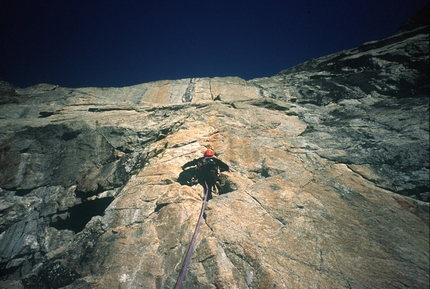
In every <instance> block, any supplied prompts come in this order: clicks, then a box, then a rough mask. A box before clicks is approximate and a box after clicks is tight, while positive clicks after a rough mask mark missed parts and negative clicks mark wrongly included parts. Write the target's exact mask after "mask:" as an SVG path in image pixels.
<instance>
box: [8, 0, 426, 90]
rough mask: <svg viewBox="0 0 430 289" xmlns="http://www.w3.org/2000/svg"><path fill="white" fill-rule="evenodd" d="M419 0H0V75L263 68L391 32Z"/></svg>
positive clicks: (95, 79) (112, 82)
mask: <svg viewBox="0 0 430 289" xmlns="http://www.w3.org/2000/svg"><path fill="white" fill-rule="evenodd" d="M427 2H428V1H427V0H390V1H386V0H380V1H378V0H342V1H341V0H333V1H327V0H299V1H289V0H278V1H275V0H266V1H254V0H247V1H242V0H236V1H235V0H230V1H215V0H212V1H205V0H176V1H173V0H171V1H167V0H151V1H148V0H140V1H138V0H122V1H119V0H118V1H109V0H103V1H101V0H85V1H84V0H68V1H67V0H64V1H63V0H61V1H60V0H0V78H2V79H4V80H6V81H8V82H11V83H13V84H15V85H17V86H20V87H27V86H30V85H34V84H37V83H51V84H58V85H60V86H65V87H85V86H97V87H112V86H116V87H121V86H128V85H133V84H139V83H144V82H150V81H155V80H163V79H181V78H188V77H215V76H239V77H242V78H244V79H252V78H258V77H265V76H272V75H275V74H276V73H278V72H279V71H281V70H283V69H287V68H290V67H292V66H294V65H296V64H299V63H302V62H304V61H307V60H309V59H311V58H317V57H320V56H324V55H328V54H331V53H335V52H339V51H341V50H344V49H349V48H353V47H357V46H359V45H361V44H363V43H364V42H368V41H372V40H379V39H382V38H385V37H388V36H391V35H392V34H393V33H394V32H395V30H396V29H397V28H398V27H399V26H400V25H401V24H402V23H403V22H404V21H406V20H408V19H409V18H410V17H412V16H413V15H414V14H415V13H416V12H417V11H418V10H419V9H420V8H422V7H424V6H425V4H426V3H427Z"/></svg>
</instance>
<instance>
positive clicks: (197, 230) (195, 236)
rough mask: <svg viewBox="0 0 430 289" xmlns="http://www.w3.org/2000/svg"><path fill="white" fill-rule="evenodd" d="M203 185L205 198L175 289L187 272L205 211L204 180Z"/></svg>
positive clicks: (177, 288)
mask: <svg viewBox="0 0 430 289" xmlns="http://www.w3.org/2000/svg"><path fill="white" fill-rule="evenodd" d="M205 186H206V193H205V199H204V201H203V205H202V209H201V210H200V217H199V220H198V221H197V224H196V228H195V229H194V234H193V238H192V239H191V244H190V247H189V248H188V252H187V256H186V258H185V261H184V264H183V265H182V270H181V275H179V278H178V281H177V282H176V286H175V289H179V288H181V285H182V281H184V278H185V274H186V273H187V267H188V263H189V262H190V259H191V254H192V253H193V248H194V243H195V242H196V239H197V234H198V233H199V229H200V224H201V222H202V220H203V213H204V212H205V209H206V203H207V199H208V193H209V188H208V184H207V183H206V182H205Z"/></svg>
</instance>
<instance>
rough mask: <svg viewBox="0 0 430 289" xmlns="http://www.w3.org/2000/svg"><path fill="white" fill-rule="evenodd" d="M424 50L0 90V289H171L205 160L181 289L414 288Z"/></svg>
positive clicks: (387, 48) (424, 34) (422, 226)
mask: <svg viewBox="0 0 430 289" xmlns="http://www.w3.org/2000/svg"><path fill="white" fill-rule="evenodd" d="M426 9H427V10H425V11H428V6H427V8H426ZM421 13H422V12H421ZM427 13H428V12H427ZM419 15H421V14H419ZM421 18H422V17H421ZM422 19H424V18H422ZM428 37H429V27H428V25H426V23H424V24H423V23H422V21H409V22H408V24H407V25H404V26H403V28H402V29H400V30H399V31H398V32H397V33H396V34H395V35H394V36H392V37H389V38H387V39H383V40H381V41H374V42H371V43H366V44H364V45H362V46H361V47H358V48H355V49H351V50H348V51H342V52H340V53H336V54H333V55H329V56H326V57H322V58H319V59H314V60H311V61H309V62H306V63H303V64H301V65H298V66H296V67H293V68H291V69H288V70H285V71H282V72H280V73H279V74H277V75H275V76H273V77H268V78H262V79H254V80H250V81H245V80H243V79H240V78H238V77H225V78H199V79H181V80H175V81H167V80H166V81H158V82H152V83H145V84H140V85H135V86H131V87H123V88H78V89H70V88H64V87H58V86H55V85H49V84H39V85H36V86H33V87H29V88H18V87H15V86H13V85H12V84H9V83H6V82H1V85H0V117H1V122H0V214H1V219H0V258H1V259H0V269H1V281H0V288H68V289H73V288H173V287H174V286H175V283H176V281H177V279H178V277H179V273H180V270H181V266H182V263H183V261H184V257H185V254H186V251H187V249H188V245H189V243H190V241H191V236H192V234H193V230H194V226H195V224H196V222H197V219H198V215H199V212H200V208H201V205H202V200H203V197H204V190H203V188H202V187H201V186H200V185H194V186H188V185H182V184H180V183H179V182H178V176H179V175H180V173H181V172H182V169H181V166H182V165H183V164H184V163H186V162H187V161H190V160H192V159H194V158H197V157H200V156H201V154H202V152H203V151H204V150H205V149H206V148H212V149H213V150H214V151H215V152H216V154H217V157H219V158H220V159H222V160H223V161H224V162H226V163H228V164H229V165H230V167H231V171H229V172H226V173H224V175H223V181H224V182H225V185H224V187H223V189H222V190H221V191H220V192H218V194H217V195H216V196H215V197H214V198H213V199H211V200H209V202H208V206H207V209H206V212H205V215H204V222H203V224H202V226H201V228H200V232H199V235H198V238H197V243H196V246H195V249H194V253H193V256H192V259H191V262H190V265H189V267H188V271H187V275H186V278H185V281H184V283H183V287H182V288H428V286H429V203H428V201H429V71H428V65H429V42H428Z"/></svg>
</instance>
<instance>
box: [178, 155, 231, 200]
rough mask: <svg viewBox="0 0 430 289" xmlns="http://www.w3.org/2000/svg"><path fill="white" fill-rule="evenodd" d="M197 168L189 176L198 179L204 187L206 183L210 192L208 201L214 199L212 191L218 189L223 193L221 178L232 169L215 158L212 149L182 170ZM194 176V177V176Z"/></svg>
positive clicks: (185, 165)
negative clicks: (222, 173) (221, 174)
mask: <svg viewBox="0 0 430 289" xmlns="http://www.w3.org/2000/svg"><path fill="white" fill-rule="evenodd" d="M193 166H195V167H197V169H194V170H192V171H191V172H193V173H191V172H190V173H189V176H191V178H190V179H192V177H195V178H197V180H198V182H199V183H200V184H201V185H202V186H203V187H204V186H205V182H206V184H207V185H208V187H209V192H208V194H209V195H208V200H210V199H212V189H218V192H220V191H221V188H220V187H219V180H220V179H219V176H220V173H221V172H224V171H229V170H230V168H229V166H228V165H227V164H225V163H224V162H222V161H221V160H219V159H217V158H215V157H214V152H213V151H212V150H210V149H208V150H206V151H205V153H204V155H203V157H201V158H198V159H194V160H192V161H190V162H187V163H186V164H184V165H183V166H182V170H185V169H186V168H188V167H193ZM188 171H189V170H187V172H188ZM192 174H194V176H192ZM217 185H218V187H217Z"/></svg>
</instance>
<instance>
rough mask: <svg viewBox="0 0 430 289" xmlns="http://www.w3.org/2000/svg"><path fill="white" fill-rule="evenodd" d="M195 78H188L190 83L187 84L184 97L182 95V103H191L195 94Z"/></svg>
mask: <svg viewBox="0 0 430 289" xmlns="http://www.w3.org/2000/svg"><path fill="white" fill-rule="evenodd" d="M195 82H196V81H195V78H190V82H189V83H188V86H187V89H186V90H185V93H184V95H182V102H192V101H193V95H194V92H195Z"/></svg>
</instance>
